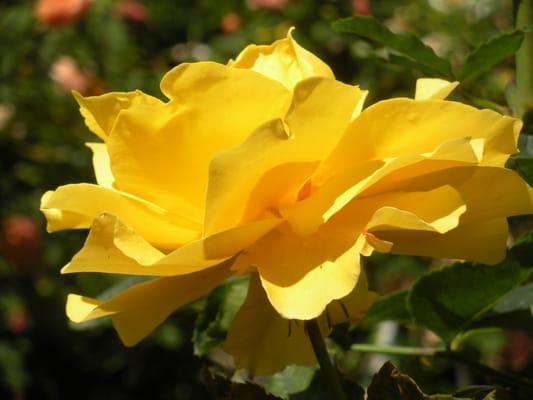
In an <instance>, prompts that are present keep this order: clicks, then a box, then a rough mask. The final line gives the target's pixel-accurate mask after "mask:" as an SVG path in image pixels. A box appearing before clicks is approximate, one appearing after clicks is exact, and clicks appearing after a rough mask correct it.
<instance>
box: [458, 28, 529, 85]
mask: <svg viewBox="0 0 533 400" xmlns="http://www.w3.org/2000/svg"><path fill="white" fill-rule="evenodd" d="M523 40H524V32H522V31H514V32H510V33H506V34H503V35H500V36H498V37H495V38H493V39H491V40H490V41H488V42H486V43H483V44H482V45H481V46H479V47H478V48H477V49H475V50H474V51H473V52H472V53H470V54H469V55H468V57H467V58H466V60H465V62H464V64H463V65H462V67H461V69H460V70H459V73H458V74H457V78H458V79H459V80H460V81H465V80H467V79H472V78H474V77H476V76H477V75H479V74H482V73H483V72H487V71H490V70H491V69H492V68H493V67H494V66H495V65H496V64H499V63H500V62H502V61H504V60H505V59H507V58H509V57H510V56H512V55H513V54H514V53H516V52H517V50H518V49H519V48H520V45H521V44H522V41H523Z"/></svg>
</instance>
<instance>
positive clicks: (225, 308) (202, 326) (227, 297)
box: [193, 277, 248, 356]
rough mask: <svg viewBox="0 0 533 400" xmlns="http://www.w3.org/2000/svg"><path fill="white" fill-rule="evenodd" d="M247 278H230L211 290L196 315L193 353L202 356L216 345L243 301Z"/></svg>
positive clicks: (221, 340)
mask: <svg viewBox="0 0 533 400" xmlns="http://www.w3.org/2000/svg"><path fill="white" fill-rule="evenodd" d="M247 288H248V279H247V278H246V277H239V278H235V279H231V280H229V281H227V282H226V283H224V284H223V285H221V286H219V287H218V288H216V289H215V290H213V291H212V292H211V293H210V294H209V296H208V297H207V299H206V303H205V307H204V309H203V310H202V311H201V312H200V314H199V315H198V318H197V320H196V324H195V327H194V332H193V342H194V354H196V355H198V356H203V355H206V354H208V353H209V352H211V351H212V350H214V349H215V348H216V347H218V346H219V345H220V344H222V342H223V341H224V340H225V338H226V333H227V331H228V329H229V327H230V325H231V322H232V321H233V319H234V318H235V315H236V314H237V311H239V308H240V307H241V305H242V303H243V302H244V298H245V297H246V291H247Z"/></svg>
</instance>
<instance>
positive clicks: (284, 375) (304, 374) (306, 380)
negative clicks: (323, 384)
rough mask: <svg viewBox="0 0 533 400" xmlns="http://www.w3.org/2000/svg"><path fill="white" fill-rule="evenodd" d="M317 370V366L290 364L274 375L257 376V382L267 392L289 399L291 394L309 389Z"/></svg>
mask: <svg viewBox="0 0 533 400" xmlns="http://www.w3.org/2000/svg"><path fill="white" fill-rule="evenodd" d="M315 372H316V368H315V367H303V366H297V365H290V366H288V367H287V368H285V369H284V370H283V371H280V372H278V373H276V374H274V375H272V376H269V377H260V378H257V379H256V383H258V384H259V385H260V386H262V387H263V388H264V389H265V390H266V392H267V393H270V394H272V395H274V396H277V397H280V398H282V399H288V398H289V396H290V395H291V394H294V393H299V392H302V391H304V390H305V389H307V388H308V387H309V385H310V384H311V381H312V380H313V377H314V376H315Z"/></svg>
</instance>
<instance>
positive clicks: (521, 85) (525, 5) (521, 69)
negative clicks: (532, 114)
mask: <svg viewBox="0 0 533 400" xmlns="http://www.w3.org/2000/svg"><path fill="white" fill-rule="evenodd" d="M514 9H515V27H516V28H517V29H522V30H526V33H525V36H524V41H523V42H522V46H521V47H520V49H519V50H518V52H517V53H516V95H517V104H518V110H516V111H517V114H518V115H517V117H519V118H522V117H523V116H524V114H525V113H526V112H527V111H530V110H533V0H515V2H514Z"/></svg>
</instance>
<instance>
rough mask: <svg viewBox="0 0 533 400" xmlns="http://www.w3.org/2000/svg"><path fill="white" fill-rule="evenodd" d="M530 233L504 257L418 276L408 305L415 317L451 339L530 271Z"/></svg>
mask: <svg viewBox="0 0 533 400" xmlns="http://www.w3.org/2000/svg"><path fill="white" fill-rule="evenodd" d="M531 243H532V234H531V233H529V234H527V235H525V236H524V237H523V238H521V239H520V240H519V241H517V243H516V245H515V247H513V249H512V250H511V251H510V252H509V254H508V257H507V258H506V260H504V261H503V262H501V263H500V264H498V265H494V266H487V265H480V264H473V263H456V264H453V265H451V266H449V267H446V268H443V269H441V270H438V271H435V272H432V273H429V274H427V275H424V276H423V277H421V278H420V279H419V280H418V281H417V282H416V283H415V284H414V285H413V287H412V288H411V291H410V294H409V296H408V299H407V301H408V306H409V308H410V310H411V313H412V315H413V317H414V318H415V320H416V321H417V322H418V323H419V324H420V325H422V326H425V327H427V328H429V329H431V330H432V331H433V332H435V333H436V334H437V335H439V336H440V337H441V338H442V339H443V340H444V341H445V342H447V343H451V341H452V340H453V339H454V338H455V336H456V335H457V334H458V333H460V332H461V331H463V330H465V329H467V328H468V327H469V325H471V324H472V323H473V322H474V321H476V320H478V319H479V318H480V317H481V315H482V314H483V313H485V312H487V311H488V310H490V309H491V308H492V307H493V306H494V305H495V304H496V303H497V302H498V301H500V300H501V299H502V298H503V297H504V296H505V295H506V294H507V293H509V292H510V291H512V290H513V289H514V288H516V287H517V286H518V285H519V284H520V283H521V282H523V281H524V280H525V279H526V278H527V277H528V275H529V273H530V269H529V268H525V267H524V265H526V266H527V267H530V266H531V264H529V262H530V260H529V259H530V258H531Z"/></svg>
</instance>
